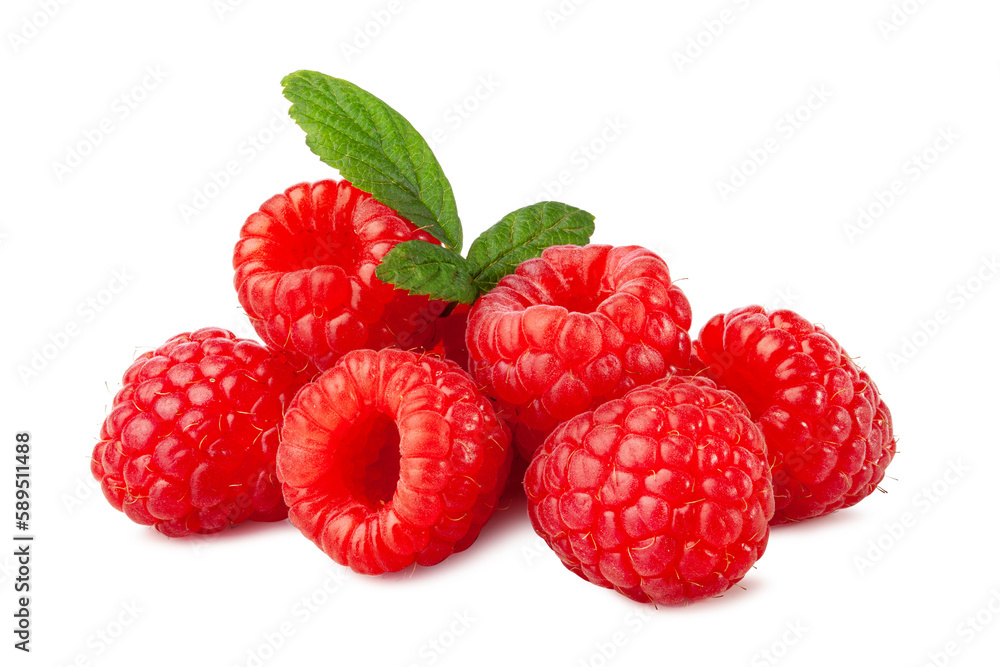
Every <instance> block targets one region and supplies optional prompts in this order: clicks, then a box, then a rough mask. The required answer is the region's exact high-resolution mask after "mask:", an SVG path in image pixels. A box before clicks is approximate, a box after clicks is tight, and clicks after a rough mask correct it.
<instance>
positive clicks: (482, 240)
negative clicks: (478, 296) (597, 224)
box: [468, 201, 594, 292]
mask: <svg viewBox="0 0 1000 667" xmlns="http://www.w3.org/2000/svg"><path fill="white" fill-rule="evenodd" d="M593 233H594V216H592V215H591V214H590V213H587V212H586V211H584V210H582V209H579V208H576V207H575V206H569V205H568V204H561V203H559V202H555V201H543V202H539V203H537V204H532V205H531V206H525V207H524V208H519V209H518V210H516V211H514V212H513V213H508V214H507V215H505V216H504V218H503V219H502V220H501V221H500V222H498V223H497V224H495V225H493V226H492V227H490V228H489V229H487V230H486V231H485V232H483V233H482V234H480V236H479V238H477V239H476V240H475V241H473V242H472V246H471V247H470V248H469V260H468V261H469V264H470V266H471V271H472V280H473V282H475V284H476V287H477V288H478V289H479V290H480V291H481V292H486V291H489V290H491V289H493V288H494V287H495V286H496V284H497V281H499V280H500V279H501V278H503V277H504V276H505V275H507V274H508V273H513V272H514V269H516V268H517V265H518V264H520V263H521V262H523V261H525V260H528V259H532V258H533V257H538V256H539V255H541V254H542V250H544V249H545V248H547V247H549V246H550V245H564V244H573V245H586V244H587V243H589V242H590V235H591V234H593Z"/></svg>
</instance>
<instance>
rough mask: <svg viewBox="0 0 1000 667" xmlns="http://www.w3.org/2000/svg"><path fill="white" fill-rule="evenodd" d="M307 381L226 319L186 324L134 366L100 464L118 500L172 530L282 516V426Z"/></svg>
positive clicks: (108, 492) (96, 455)
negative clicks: (221, 325) (278, 471)
mask: <svg viewBox="0 0 1000 667" xmlns="http://www.w3.org/2000/svg"><path fill="white" fill-rule="evenodd" d="M302 382H303V378H301V377H299V376H297V375H296V374H295V373H294V371H293V370H292V368H291V367H290V366H289V365H288V364H287V363H285V361H284V359H283V358H282V357H280V356H276V355H274V353H272V352H270V351H268V350H267V349H266V348H264V347H263V346H262V345H260V344H259V343H255V342H254V341H251V340H241V339H238V338H236V336H235V335H233V334H232V333H230V332H229V331H226V330H224V329H199V330H198V331H195V332H193V333H183V334H178V335H177V336H174V337H173V338H171V339H170V340H168V341H167V342H166V343H164V344H163V345H162V346H161V347H159V348H157V349H156V350H154V351H152V352H146V353H145V354H143V355H142V356H141V357H139V358H138V359H136V360H135V362H134V363H133V364H132V365H131V366H130V367H129V369H128V370H127V371H125V375H124V377H123V378H122V384H123V386H122V388H121V390H120V391H119V392H118V393H117V395H116V396H115V399H114V404H113V405H112V408H111V412H110V414H109V415H108V416H107V418H106V419H105V420H104V425H103V426H102V427H101V441H100V442H98V443H97V445H96V446H95V447H94V452H93V456H92V458H91V472H92V473H93V475H94V478H95V479H97V481H99V482H100V483H101V489H102V490H103V491H104V496H105V497H106V498H107V499H108V502H110V503H111V505H112V506H113V507H114V508H115V509H118V510H121V511H122V512H124V513H125V514H126V515H127V516H128V517H129V518H130V519H132V520H133V521H135V522H136V523H139V524H143V525H149V526H155V527H156V529H157V530H158V531H160V532H161V533H163V534H164V535H167V536H169V537H181V536H184V535H188V534H190V533H214V532H217V531H220V530H222V529H224V528H228V527H230V526H235V525H237V524H240V523H242V522H244V521H247V520H253V521H278V520H280V519H283V518H285V516H286V515H287V508H286V507H285V504H284V502H282V498H281V490H280V488H279V486H278V480H277V477H276V475H275V470H274V466H275V454H276V453H277V447H278V427H279V425H280V423H281V416H282V413H283V412H284V409H285V407H286V406H287V405H288V404H289V403H291V399H292V396H293V395H294V394H295V392H296V390H297V389H298V388H299V387H300V386H301V384H302Z"/></svg>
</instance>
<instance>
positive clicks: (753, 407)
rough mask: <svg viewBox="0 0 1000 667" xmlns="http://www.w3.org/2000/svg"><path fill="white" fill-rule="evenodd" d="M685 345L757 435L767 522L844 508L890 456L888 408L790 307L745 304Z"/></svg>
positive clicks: (881, 472)
mask: <svg viewBox="0 0 1000 667" xmlns="http://www.w3.org/2000/svg"><path fill="white" fill-rule="evenodd" d="M694 347H695V352H696V353H697V355H698V356H699V357H700V358H701V360H702V361H703V362H705V364H707V365H708V367H709V372H710V373H711V375H712V376H713V377H714V378H717V379H718V381H719V384H720V385H721V386H723V387H726V388H727V389H731V390H732V391H734V392H736V394H738V395H739V396H740V398H742V399H743V400H744V401H745V402H746V404H747V407H749V408H750V414H751V415H752V416H753V418H754V419H755V420H757V423H758V424H759V425H760V428H761V430H762V431H763V432H764V437H765V439H766V441H767V450H768V458H769V459H770V460H771V474H772V476H773V478H774V496H775V498H774V500H775V507H776V511H775V514H774V519H773V520H772V521H771V523H772V524H780V523H787V522H791V521H801V520H802V519H808V518H811V517H816V516H821V515H823V514H829V513H830V512H833V511H834V510H837V509H841V508H844V507H850V506H851V505H854V504H855V503H857V502H859V501H860V500H861V499H862V498H864V497H866V496H868V495H869V494H870V493H872V492H873V491H874V490H875V488H876V487H877V486H878V484H879V482H881V481H882V478H883V477H884V476H885V469H886V467H887V466H888V465H889V462H890V461H891V460H892V457H893V455H894V454H895V452H896V442H895V440H894V438H893V435H892V417H891V415H890V414H889V409H888V408H887V407H886V405H885V403H884V402H883V401H882V399H881V398H880V397H879V393H878V388H877V387H876V386H875V383H874V382H872V379H871V378H870V377H869V376H868V374H867V373H866V372H864V371H863V370H861V369H860V368H858V366H857V365H856V364H855V363H854V360H853V359H851V357H849V356H848V355H847V353H846V352H845V351H844V350H843V348H841V346H840V344H839V343H838V342H837V341H836V340H835V339H834V338H833V336H831V335H830V334H829V333H827V332H826V331H825V330H823V329H822V328H820V327H816V326H813V325H812V324H811V323H810V322H808V321H807V320H805V319H803V318H802V317H800V316H799V315H797V314H795V313H793V312H792V311H790V310H774V311H767V310H765V309H764V308H762V307H760V306H747V307H746V308H740V309H738V310H734V311H732V312H731V313H729V314H728V315H716V316H715V317H713V318H712V319H711V320H709V321H708V323H707V324H706V325H705V327H704V328H703V329H702V330H701V335H700V336H699V338H698V341H697V342H696V343H695V346H694Z"/></svg>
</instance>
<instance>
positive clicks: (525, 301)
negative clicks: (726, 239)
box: [466, 245, 691, 460]
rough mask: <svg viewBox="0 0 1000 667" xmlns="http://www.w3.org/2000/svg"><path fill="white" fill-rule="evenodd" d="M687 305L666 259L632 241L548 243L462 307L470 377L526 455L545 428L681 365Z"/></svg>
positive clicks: (686, 346) (685, 354)
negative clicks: (506, 416)
mask: <svg viewBox="0 0 1000 667" xmlns="http://www.w3.org/2000/svg"><path fill="white" fill-rule="evenodd" d="M690 326H691V307H690V305H689V304H688V301H687V298H686V297H685V296H684V294H683V293H682V292H681V290H680V288H678V287H677V285H675V284H673V283H672V282H671V280H670V272H669V270H668V269H667V265H666V263H665V262H664V261H663V260H662V259H661V258H660V257H658V256H657V255H656V254H655V253H653V252H651V251H649V250H646V249H645V248H641V247H639V246H622V247H612V246H606V245H589V246H584V247H578V246H552V247H549V248H546V249H545V250H544V251H543V252H542V255H541V257H539V258H536V259H531V260H528V261H526V262H524V263H522V264H521V265H520V266H518V267H517V270H516V271H515V272H514V273H513V274H510V275H508V276H505V277H504V278H502V279H501V280H500V282H499V283H498V285H497V287H496V288H495V289H493V290H492V291H491V292H489V293H488V294H486V295H484V296H483V297H482V298H480V299H479V301H477V302H476V304H475V305H474V306H473V308H472V311H471V312H470V313H469V324H468V329H467V331H466V342H467V344H468V351H469V357H470V367H471V370H472V373H473V375H474V376H475V377H476V379H478V380H479V381H480V382H482V383H483V384H484V385H486V386H487V388H488V390H489V391H490V392H491V393H492V395H493V396H494V397H495V398H497V399H499V401H500V403H501V406H502V407H503V408H504V409H505V411H506V412H508V413H510V414H511V415H512V417H513V419H512V421H513V422H514V423H515V424H516V431H515V436H514V439H515V442H516V443H517V446H518V451H519V452H520V454H521V455H522V456H523V457H524V458H526V459H528V460H530V458H531V456H532V454H533V453H534V451H535V449H536V448H537V447H538V445H539V444H540V443H541V441H542V440H543V439H544V437H545V435H547V434H548V433H549V432H551V431H552V429H553V428H555V426H556V424H558V423H559V422H560V421H563V420H566V419H569V418H571V417H574V416H576V415H578V414H580V413H581V412H584V411H585V410H589V409H592V408H594V407H595V406H597V405H599V404H600V403H602V402H603V401H605V400H607V399H609V398H614V397H618V396H621V395H623V394H624V393H625V392H627V391H628V390H630V389H632V388H633V387H636V386H639V385H644V384H648V383H650V382H652V381H653V380H656V379H657V378H661V377H663V376H664V375H665V374H667V373H668V372H669V371H670V370H671V369H672V368H684V367H686V366H687V364H688V360H689V358H690V351H691V340H690V337H689V336H688V328H689V327H690Z"/></svg>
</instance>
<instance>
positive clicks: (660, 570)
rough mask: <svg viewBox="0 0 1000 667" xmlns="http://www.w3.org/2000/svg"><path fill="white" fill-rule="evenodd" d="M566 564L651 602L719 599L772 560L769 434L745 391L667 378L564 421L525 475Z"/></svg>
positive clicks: (536, 521)
mask: <svg viewBox="0 0 1000 667" xmlns="http://www.w3.org/2000/svg"><path fill="white" fill-rule="evenodd" d="M524 487H525V491H526V492H527V495H528V516H529V517H530V518H531V523H532V525H533V526H534V527H535V531H536V532H537V533H538V534H539V535H541V536H542V538H543V539H544V540H545V541H546V542H547V543H548V545H549V546H550V547H552V549H553V550H554V551H555V552H556V554H557V555H558V556H559V558H560V559H562V562H563V564H564V565H565V566H566V567H567V568H569V569H570V570H572V571H573V572H575V573H576V574H578V575H579V576H580V577H582V578H584V579H586V580H588V581H590V582H592V583H594V584H597V585H598V586H602V587H604V588H614V589H615V590H617V591H618V592H619V593H621V594H622V595H624V596H626V597H628V598H631V599H633V600H638V601H640V602H653V603H658V604H678V603H681V602H684V601H693V600H699V599H701V598H706V597H711V596H714V595H719V594H721V593H723V592H724V591H726V590H728V589H729V588H730V587H731V586H732V585H733V584H735V583H736V582H738V581H739V580H740V579H742V578H743V576H744V575H745V574H746V573H747V571H748V570H749V569H750V567H751V566H752V565H753V564H754V563H755V562H756V561H757V559H758V558H760V556H761V555H762V554H763V553H764V548H765V547H766V546H767V539H768V520H769V519H770V518H771V514H772V513H773V512H774V498H773V497H772V495H771V475H770V471H769V470H768V467H767V462H766V458H765V453H764V437H763V436H762V435H761V433H760V430H759V429H758V428H757V426H756V425H754V423H753V422H752V421H751V420H750V415H749V413H748V412H747V409H746V407H744V405H743V403H742V402H741V401H740V400H739V398H737V397H736V395H735V394H733V393H731V392H728V391H724V390H721V389H718V388H716V386H715V384H714V383H712V382H711V381H710V380H708V379H706V378H692V377H681V376H677V375H672V376H668V377H667V378H664V379H662V380H658V381H657V382H655V383H653V385H652V386H647V387H638V388H636V389H633V390H632V391H630V392H628V393H627V394H626V395H625V396H624V397H623V398H619V399H615V400H612V401H609V402H607V403H605V404H603V405H601V406H600V407H599V408H597V409H596V410H593V411H591V412H585V413H583V414H581V415H579V416H577V417H574V418H573V419H571V420H569V421H568V422H565V423H563V424H561V425H560V426H559V427H558V428H556V430H555V431H554V432H553V433H552V434H551V435H550V436H549V437H548V438H547V439H546V440H545V444H544V445H543V446H542V448H541V449H540V450H538V453H537V454H536V455H535V458H534V460H533V461H532V462H531V465H530V466H528V472H527V474H526V475H525V478H524Z"/></svg>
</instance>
